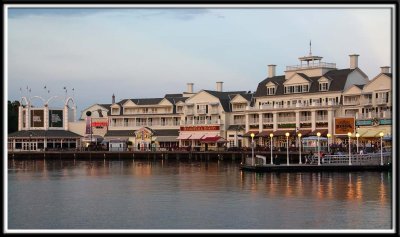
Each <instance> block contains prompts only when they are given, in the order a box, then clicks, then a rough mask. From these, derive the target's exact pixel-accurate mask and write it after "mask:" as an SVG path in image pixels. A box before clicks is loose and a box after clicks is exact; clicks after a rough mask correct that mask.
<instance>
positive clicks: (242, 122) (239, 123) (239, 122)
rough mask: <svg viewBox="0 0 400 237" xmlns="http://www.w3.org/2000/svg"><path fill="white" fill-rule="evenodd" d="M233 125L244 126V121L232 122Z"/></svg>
mask: <svg viewBox="0 0 400 237" xmlns="http://www.w3.org/2000/svg"><path fill="white" fill-rule="evenodd" d="M233 124H235V125H242V124H246V121H244V120H233Z"/></svg>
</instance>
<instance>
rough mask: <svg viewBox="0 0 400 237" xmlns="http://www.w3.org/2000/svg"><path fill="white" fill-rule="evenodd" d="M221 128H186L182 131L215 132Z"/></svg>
mask: <svg viewBox="0 0 400 237" xmlns="http://www.w3.org/2000/svg"><path fill="white" fill-rule="evenodd" d="M215 130H219V126H186V127H181V131H215Z"/></svg>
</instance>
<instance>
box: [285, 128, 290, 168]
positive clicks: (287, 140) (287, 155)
mask: <svg viewBox="0 0 400 237" xmlns="http://www.w3.org/2000/svg"><path fill="white" fill-rule="evenodd" d="M285 135H286V162H287V165H289V135H290V134H289V133H288V132H287V133H286V134H285Z"/></svg>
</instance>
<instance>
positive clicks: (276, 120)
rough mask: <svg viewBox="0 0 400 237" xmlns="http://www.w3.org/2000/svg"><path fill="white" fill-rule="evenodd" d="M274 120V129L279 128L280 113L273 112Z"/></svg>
mask: <svg viewBox="0 0 400 237" xmlns="http://www.w3.org/2000/svg"><path fill="white" fill-rule="evenodd" d="M272 116H273V120H274V131H276V130H278V113H277V112H273V113H272Z"/></svg>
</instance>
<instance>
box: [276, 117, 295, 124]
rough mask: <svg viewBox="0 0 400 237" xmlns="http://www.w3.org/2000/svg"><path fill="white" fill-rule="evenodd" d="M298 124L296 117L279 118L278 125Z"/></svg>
mask: <svg viewBox="0 0 400 237" xmlns="http://www.w3.org/2000/svg"><path fill="white" fill-rule="evenodd" d="M287 122H296V117H279V118H278V123H287Z"/></svg>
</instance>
